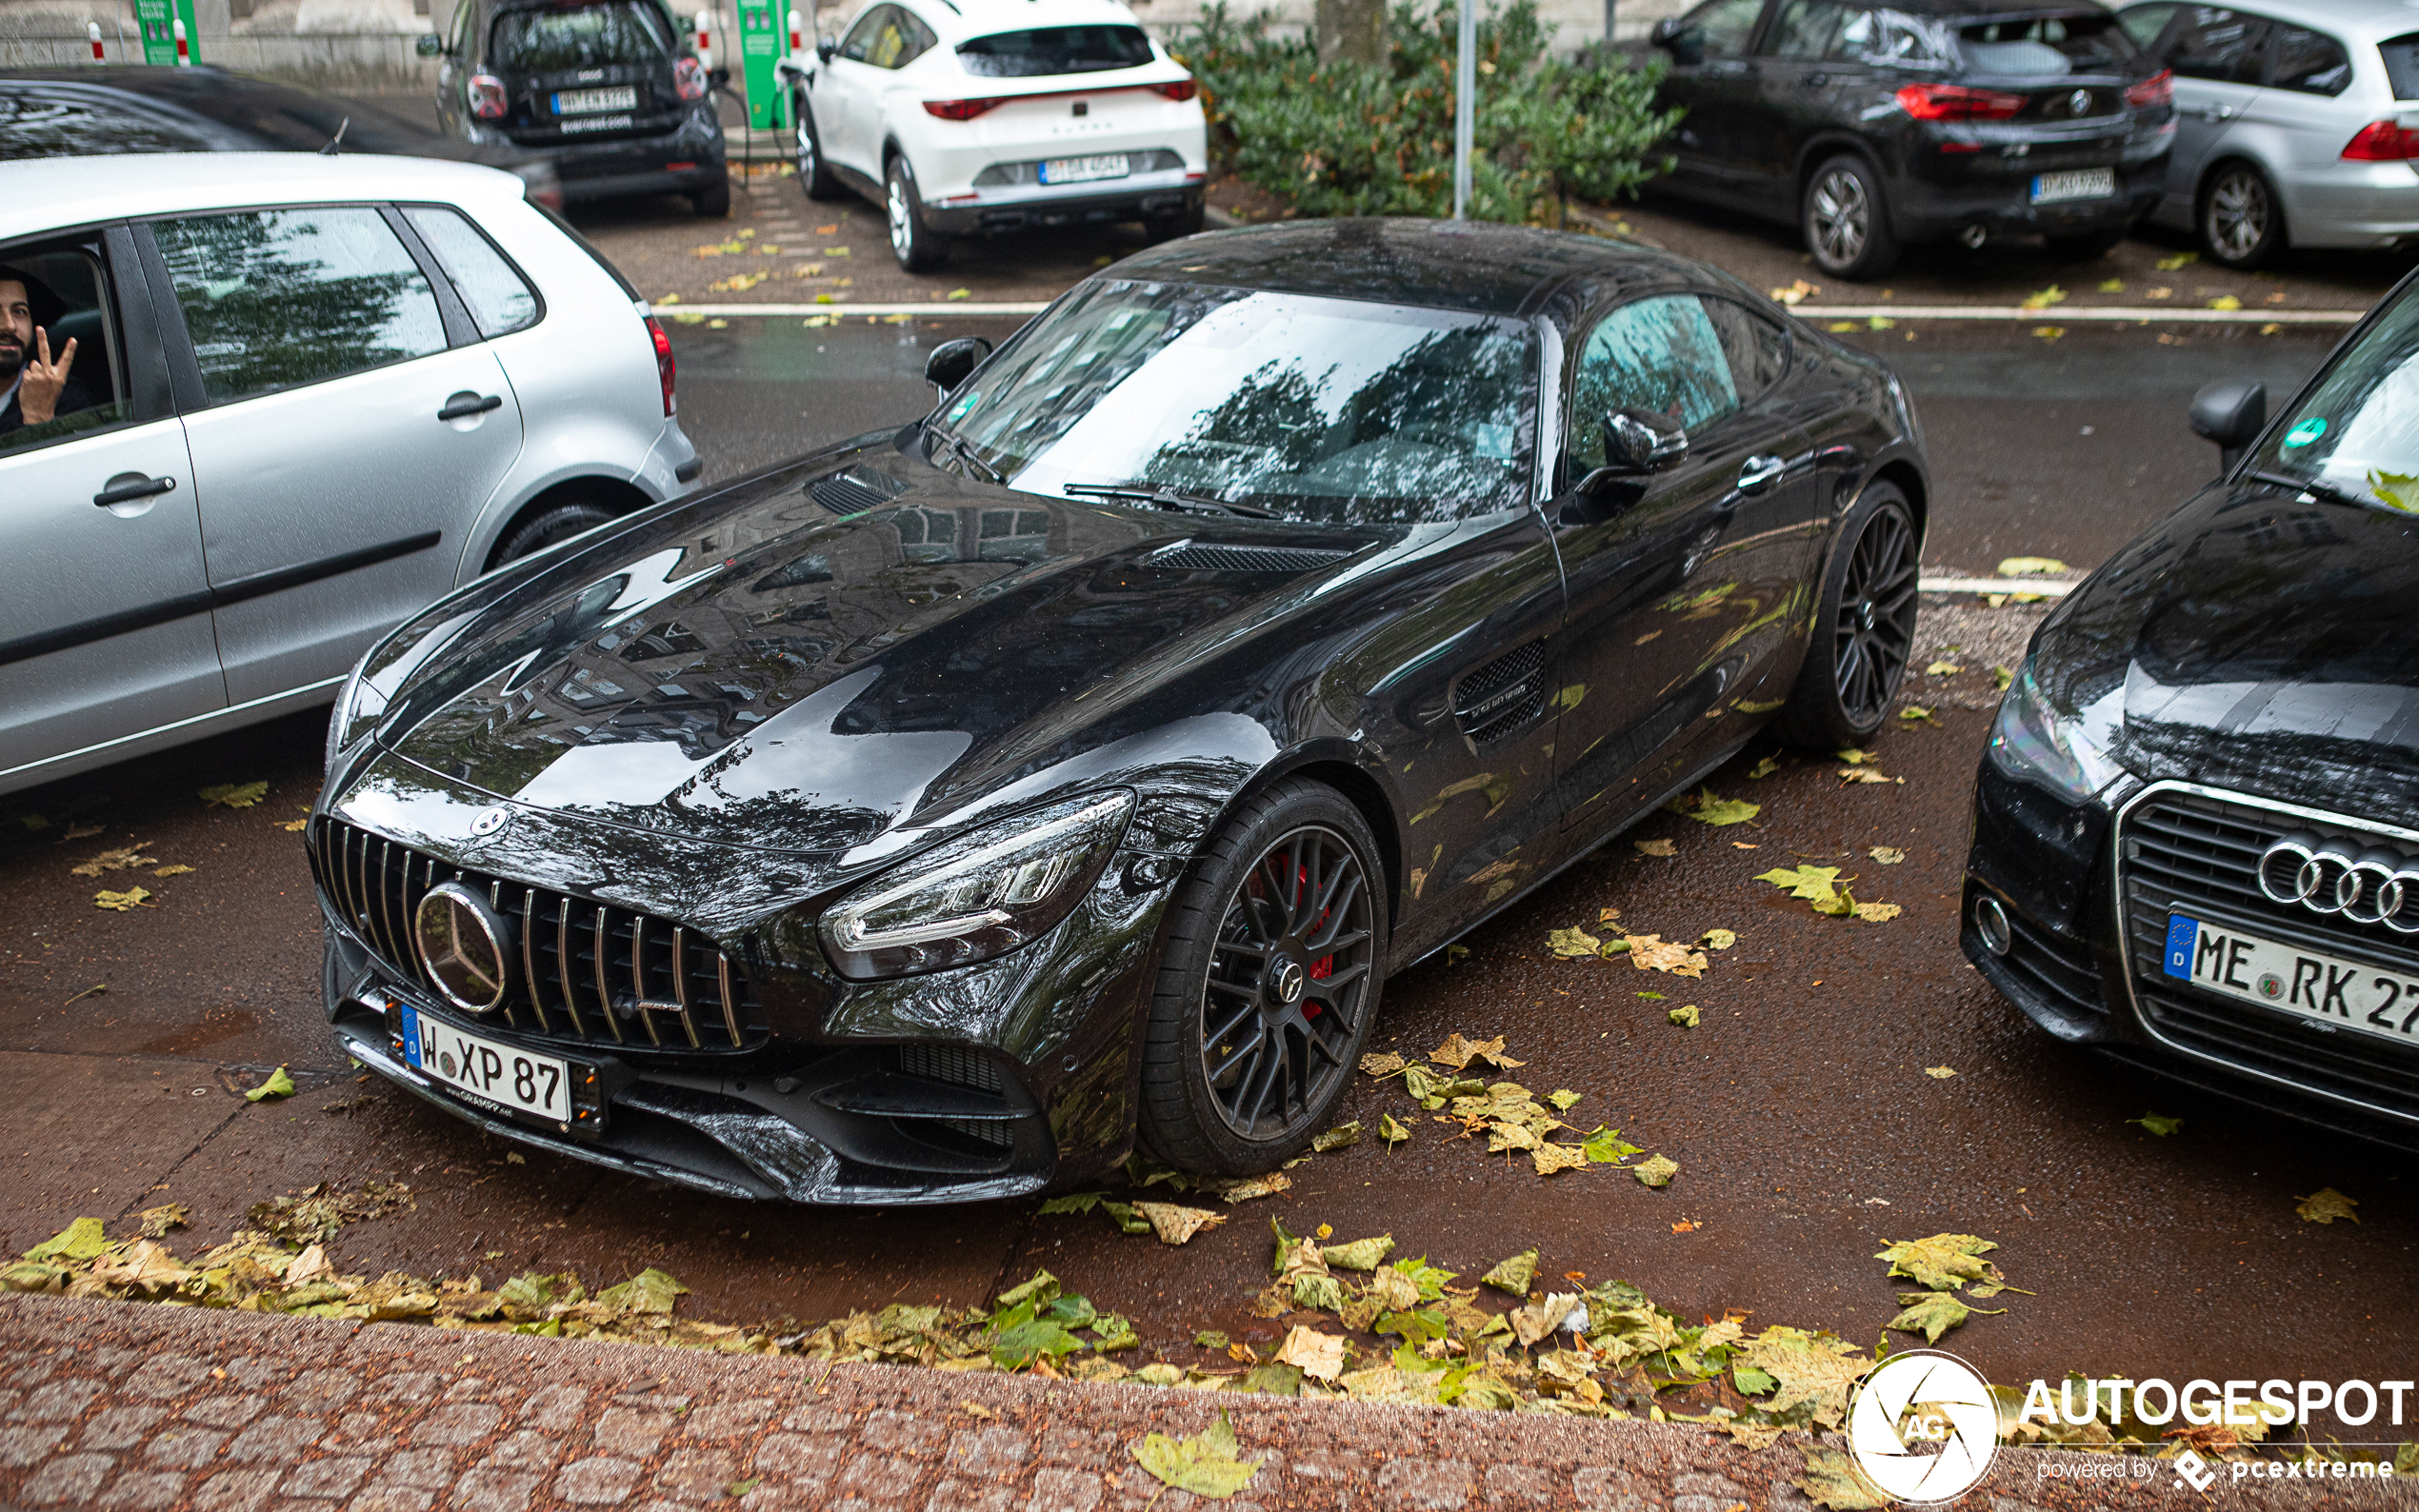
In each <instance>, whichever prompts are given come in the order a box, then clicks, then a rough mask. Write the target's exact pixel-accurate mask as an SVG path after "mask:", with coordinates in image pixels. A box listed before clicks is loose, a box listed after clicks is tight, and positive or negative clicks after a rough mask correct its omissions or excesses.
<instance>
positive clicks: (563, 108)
mask: <svg viewBox="0 0 2419 1512" xmlns="http://www.w3.org/2000/svg"><path fill="white" fill-rule="evenodd" d="M635 109H638V86H636V85H634V84H617V85H614V86H613V87H611V88H610V89H604V90H560V91H558V92H557V93H556V94H555V96H554V113H555V114H556V115H593V114H595V113H596V112H597V111H599V110H635Z"/></svg>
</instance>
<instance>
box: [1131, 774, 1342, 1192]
mask: <svg viewBox="0 0 2419 1512" xmlns="http://www.w3.org/2000/svg"><path fill="white" fill-rule="evenodd" d="M1375 856H1376V846H1375V844H1374V841H1373V839H1372V837H1371V836H1370V834H1369V825H1368V822H1367V821H1366V820H1365V819H1363V818H1362V816H1361V814H1360V812H1359V810H1357V809H1355V808H1354V807H1353V806H1351V805H1350V804H1349V803H1348V802H1346V801H1345V800H1344V799H1343V797H1342V796H1341V795H1340V794H1338V793H1336V792H1335V791H1334V789H1332V788H1329V787H1327V786H1324V785H1321V784H1318V783H1313V782H1308V781H1302V780H1289V781H1287V782H1282V783H1279V784H1277V785H1276V786H1273V787H1271V788H1269V790H1268V791H1267V792H1265V793H1263V794H1260V795H1257V796H1256V797H1254V798H1253V799H1251V800H1250V801H1249V803H1247V804H1246V805H1245V806H1244V810H1243V812H1241V813H1240V814H1238V815H1237V816H1236V818H1235V819H1234V820H1233V821H1231V822H1230V823H1229V825H1228V826H1227V828H1226V829H1225V830H1223V831H1222V832H1221V833H1220V834H1219V836H1218V838H1217V839H1216V840H1215V841H1214V842H1212V843H1211V845H1210V848H1209V850H1208V852H1207V853H1206V854H1205V855H1204V856H1203V857H1202V859H1201V861H1200V862H1199V863H1197V864H1196V865H1195V868H1194V873H1193V875H1192V876H1191V877H1190V878H1189V879H1187V882H1186V884H1185V885H1184V886H1182V887H1181V888H1180V889H1179V890H1178V893H1177V897H1176V899H1175V900H1174V902H1173V903H1171V905H1170V922H1169V925H1168V935H1169V938H1168V945H1167V949H1166V951H1165V952H1164V953H1163V956H1162V963H1161V968H1160V981H1159V988H1158V991H1157V992H1156V993H1155V994H1154V995H1153V1002H1152V1005H1151V1018H1150V1026H1149V1032H1148V1034H1147V1036H1146V1045H1145V1051H1144V1067H1143V1105H1142V1132H1143V1134H1144V1136H1145V1138H1146V1139H1147V1140H1148V1141H1149V1142H1150V1144H1151V1145H1152V1147H1154V1148H1155V1149H1156V1150H1158V1152H1159V1153H1160V1154H1161V1155H1162V1156H1164V1157H1165V1158H1166V1159H1168V1160H1169V1161H1170V1162H1171V1163H1173V1164H1177V1165H1180V1166H1183V1167H1185V1168H1186V1169H1189V1170H1197V1171H1204V1172H1209V1173H1212V1174H1220V1175H1238V1176H1239V1175H1249V1174H1253V1173H1256V1172H1260V1171H1267V1170H1272V1169H1274V1168H1275V1167H1276V1165H1277V1164H1279V1163H1280V1162H1282V1161H1284V1160H1285V1159H1287V1158H1288V1157H1290V1156H1292V1155H1295V1154H1298V1153H1300V1152H1301V1150H1302V1149H1304V1148H1305V1147H1307V1146H1308V1145H1309V1142H1310V1139H1311V1137H1312V1136H1313V1135H1315V1134H1317V1133H1318V1132H1319V1131H1320V1130H1321V1129H1322V1128H1324V1127H1326V1125H1327V1122H1328V1120H1329V1115H1330V1114H1331V1113H1332V1112H1333V1110H1334V1108H1335V1105H1336V1104H1337V1103H1338V1102H1339V1101H1340V1100H1341V1099H1342V1097H1343V1095H1344V1092H1345V1088H1346V1085H1347V1084H1348V1083H1349V1081H1350V1079H1351V1073H1352V1067H1353V1066H1354V1065H1355V1064H1358V1062H1359V1060H1360V1053H1361V1046H1362V1044H1364V1043H1365V1042H1366V1041H1367V1039H1368V1037H1369V1025H1370V1023H1371V1021H1372V1020H1373V1019H1374V1018H1375V1017H1376V1013H1377V1004H1378V994H1379V987H1380V984H1381V976H1382V972H1381V968H1380V965H1379V960H1380V952H1379V942H1378V919H1379V907H1380V901H1379V899H1378V896H1377V894H1376V892H1375V890H1374V886H1373V880H1372V879H1373V878H1374V877H1376V876H1378V875H1381V873H1379V872H1378V871H1377V870H1376V868H1375V865H1374V858H1375Z"/></svg>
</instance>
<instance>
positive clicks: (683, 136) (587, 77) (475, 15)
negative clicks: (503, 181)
mask: <svg viewBox="0 0 2419 1512" xmlns="http://www.w3.org/2000/svg"><path fill="white" fill-rule="evenodd" d="M420 52H421V54H422V55H423V56H424V57H435V58H440V59H442V60H443V62H442V63H441V65H440V66H439V68H438V70H437V119H438V120H439V121H441V122H443V123H444V125H445V129H447V130H448V131H450V132H451V133H453V134H454V135H455V136H458V137H461V138H462V139H463V140H465V141H470V142H510V143H511V144H512V145H514V146H516V147H519V148H522V149H529V150H532V151H541V152H544V153H546V154H547V155H548V156H549V157H550V158H551V159H552V160H553V162H554V166H555V170H556V172H557V173H558V174H559V175H560V177H561V179H562V184H563V196H564V198H566V199H569V200H595V199H608V198H611V197H613V196H615V195H621V194H686V195H688V196H689V201H690V205H691V206H692V207H694V208H695V209H696V211H697V213H698V214H699V215H701V216H705V217H708V218H719V217H721V216H724V215H727V214H729V213H730V176H729V174H728V173H727V171H726V170H725V168H724V161H723V134H722V121H721V119H720V118H719V117H718V116H717V115H716V114H715V113H714V90H716V89H717V88H719V87H720V86H721V85H722V83H723V82H724V80H725V78H726V77H727V74H726V70H721V69H715V70H711V72H709V71H708V70H706V69H705V68H704V67H703V66H702V65H701V64H700V63H699V61H698V59H697V54H696V51H695V50H694V49H692V48H691V47H690V44H689V40H688V37H687V34H686V33H685V32H684V31H683V30H681V28H680V27H679V26H677V25H675V24H674V23H673V21H672V17H671V12H670V11H669V10H665V9H664V7H663V4H662V0H460V4H459V8H458V9H457V10H455V11H454V12H453V22H452V27H451V30H449V31H448V32H447V33H446V34H445V35H443V36H437V35H430V36H424V37H422V38H421V39H420Z"/></svg>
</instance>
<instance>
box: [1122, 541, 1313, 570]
mask: <svg viewBox="0 0 2419 1512" xmlns="http://www.w3.org/2000/svg"><path fill="white" fill-rule="evenodd" d="M1351 554H1352V553H1351V552H1349V551H1326V550H1318V549H1314V548H1311V547H1262V546H1221V545H1219V544H1218V543H1217V542H1214V541H1179V542H1177V543H1176V544H1175V545H1174V546H1163V547H1160V548H1159V549H1158V550H1156V551H1153V552H1151V553H1150V555H1149V556H1146V557H1144V558H1143V559H1142V565H1143V566H1144V567H1157V568H1159V569H1160V570H1161V571H1163V572H1282V573H1286V574H1288V575H1291V574H1294V573H1298V572H1316V571H1318V570H1319V569H1320V568H1321V567H1333V566H1335V564H1337V563H1338V562H1341V561H1343V560H1344V559H1345V558H1346V557H1348V556H1350V555H1351Z"/></svg>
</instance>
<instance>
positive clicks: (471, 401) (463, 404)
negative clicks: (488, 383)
mask: <svg viewBox="0 0 2419 1512" xmlns="http://www.w3.org/2000/svg"><path fill="white" fill-rule="evenodd" d="M501 408H504V396H503V395H502V394H489V395H487V396H486V397H485V398H481V397H480V396H479V395H477V394H473V393H459V394H455V395H454V396H453V397H452V398H450V399H449V400H447V401H446V402H445V408H443V409H440V410H438V411H437V418H438V419H439V420H468V419H470V417H471V416H472V415H483V414H486V413H487V412H488V411H489V410H490V409H501Z"/></svg>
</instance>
